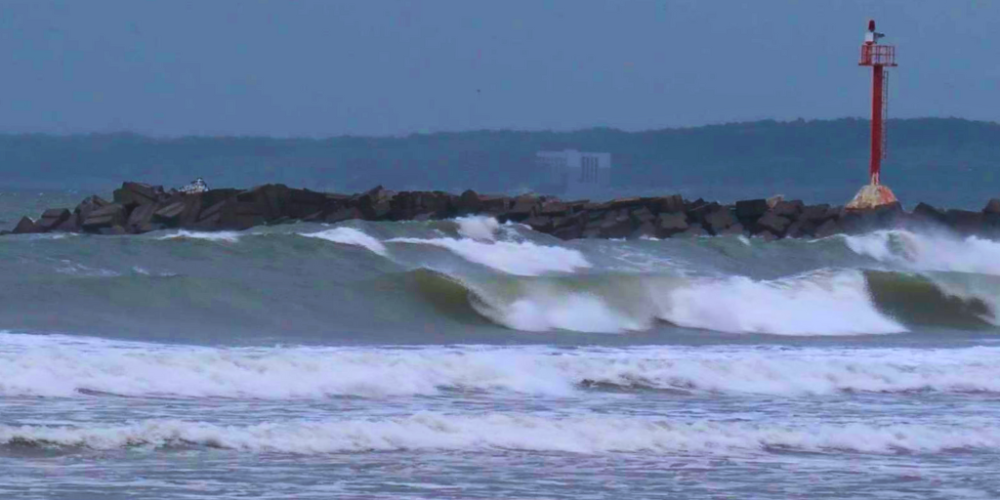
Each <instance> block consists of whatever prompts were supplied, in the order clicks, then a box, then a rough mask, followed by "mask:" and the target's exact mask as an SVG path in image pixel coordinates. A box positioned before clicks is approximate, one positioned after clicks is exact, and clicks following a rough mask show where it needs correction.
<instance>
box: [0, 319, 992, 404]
mask: <svg viewBox="0 0 1000 500" xmlns="http://www.w3.org/2000/svg"><path fill="white" fill-rule="evenodd" d="M0 338H2V340H3V342H4V348H3V350H2V351H0V395H3V396H43V397H70V398H75V397H87V395H89V394H113V395H118V396H130V397H147V396H171V397H182V398H205V397H221V398H249V399H268V400H291V399H321V398H328V397H335V396H351V397H365V398H391V397H400V396H433V395H438V394H441V393H442V392H443V391H487V392H496V391H500V392H509V393H519V394H533V395H542V396H552V397H585V396H586V394H587V393H588V392H589V391H592V390H594V389H600V388H603V387H609V388H617V389H635V390H645V389H650V390H670V391H673V390H679V391H683V392H706V393H723V394H763V395H775V396H802V395H831V394H837V393H841V392H869V393H911V392H927V391H930V392H942V393H997V394H1000V361H997V360H1000V348H995V347H975V348H966V349H904V348H894V349H893V348H884V349H863V350H853V349H805V348H803V349H789V350H771V349H754V348H721V347H715V348H710V347H700V348H678V347H658V348H630V349H612V348H591V349H574V350H561V349H556V348H548V347H544V348H543V347H519V348H496V347H476V346H469V347H455V348H445V347H434V348H421V349H392V348H304V347H303V348H291V347H289V348H208V347H201V348H199V347H180V346H166V345H159V344H146V343H128V342H110V341H99V340H96V339H90V338H81V337H75V338H74V337H59V336H38V335H17V334H0Z"/></svg>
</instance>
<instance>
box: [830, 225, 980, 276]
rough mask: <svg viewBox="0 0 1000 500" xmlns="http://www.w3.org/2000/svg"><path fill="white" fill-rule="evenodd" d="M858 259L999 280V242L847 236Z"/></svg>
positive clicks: (898, 234) (902, 234) (894, 234)
mask: <svg viewBox="0 0 1000 500" xmlns="http://www.w3.org/2000/svg"><path fill="white" fill-rule="evenodd" d="M843 238H844V240H845V242H846V243H847V246H848V247H849V248H850V249H851V250H853V251H854V252H855V253H857V254H859V255H865V256H868V257H871V258H873V259H875V260H877V261H879V262H883V263H887V264H894V265H898V266H903V267H906V268H910V269H914V270H920V271H956V272H963V273H977V274H989V275H994V276H1000V259H997V256H998V255H1000V242H997V241H992V240H987V239H982V238H978V237H975V236H969V237H967V238H964V239H963V238H959V237H957V236H954V235H947V234H935V233H913V232H910V231H901V230H893V231H876V232H873V233H868V234H864V235H859V236H844V237H843Z"/></svg>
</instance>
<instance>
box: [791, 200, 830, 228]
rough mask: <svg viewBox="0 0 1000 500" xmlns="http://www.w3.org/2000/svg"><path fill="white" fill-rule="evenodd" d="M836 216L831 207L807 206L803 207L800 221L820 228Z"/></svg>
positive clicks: (825, 205) (823, 205)
mask: <svg viewBox="0 0 1000 500" xmlns="http://www.w3.org/2000/svg"><path fill="white" fill-rule="evenodd" d="M836 216H837V212H836V211H832V210H830V205H827V204H822V205H807V206H804V207H802V213H800V214H799V216H798V219H799V220H800V221H802V222H809V223H812V224H814V225H816V226H819V225H820V224H823V223H824V222H826V221H828V220H830V219H832V218H834V217H836Z"/></svg>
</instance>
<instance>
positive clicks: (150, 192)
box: [114, 182, 165, 208]
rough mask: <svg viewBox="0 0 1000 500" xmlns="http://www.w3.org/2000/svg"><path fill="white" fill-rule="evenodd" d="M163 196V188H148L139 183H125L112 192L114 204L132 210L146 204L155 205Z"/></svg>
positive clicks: (147, 185) (148, 186)
mask: <svg viewBox="0 0 1000 500" xmlns="http://www.w3.org/2000/svg"><path fill="white" fill-rule="evenodd" d="M164 196H165V194H164V193H163V186H150V185H149V184H142V183H139V182H126V183H123V184H122V187H121V188H119V189H116V190H115V192H114V200H115V203H118V204H119V205H122V206H124V207H128V208H132V207H137V206H142V205H146V204H155V203H157V202H159V201H161V200H162V198H163V197H164Z"/></svg>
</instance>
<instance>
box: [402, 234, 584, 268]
mask: <svg viewBox="0 0 1000 500" xmlns="http://www.w3.org/2000/svg"><path fill="white" fill-rule="evenodd" d="M388 243H408V244H416V245H431V246H435V247H439V248H446V249H448V250H450V251H451V252H452V253H454V254H456V255H458V256H460V257H462V258H463V259H465V260H467V261H469V262H474V263H476V264H481V265H484V266H487V267H490V268H492V269H496V270H497V271H502V272H505V273H508V274H514V275H518V276H538V275H540V274H544V273H547V272H562V273H571V272H574V271H576V270H577V269H581V268H587V267H590V266H591V264H590V262H588V261H587V259H586V258H585V257H584V256H583V254H582V253H580V252H579V251H577V250H573V249H570V248H564V247H559V246H545V245H537V244H535V243H532V242H530V241H522V242H512V241H497V242H491V243H485V242H481V241H476V240H472V239H468V238H463V239H455V238H434V239H419V238H394V239H391V240H388Z"/></svg>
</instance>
